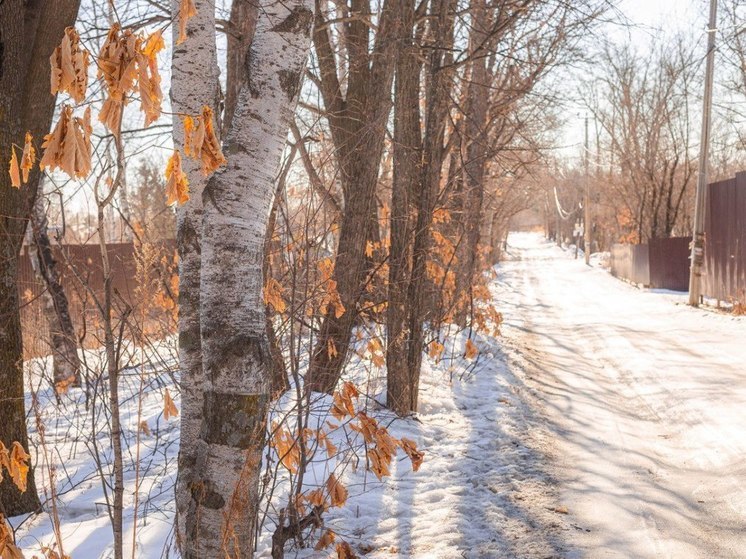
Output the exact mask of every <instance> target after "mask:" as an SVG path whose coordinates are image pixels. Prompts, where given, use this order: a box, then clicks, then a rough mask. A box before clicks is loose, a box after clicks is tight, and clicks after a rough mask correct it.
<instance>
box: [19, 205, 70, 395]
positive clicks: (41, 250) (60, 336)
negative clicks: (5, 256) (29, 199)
mask: <svg viewBox="0 0 746 559" xmlns="http://www.w3.org/2000/svg"><path fill="white" fill-rule="evenodd" d="M41 202H43V196H37V200H36V203H35V204H34V209H33V215H32V218H31V229H32V231H33V236H34V246H35V250H34V251H33V252H34V254H33V256H32V257H33V259H34V263H33V264H34V266H33V267H34V271H35V272H36V274H37V276H38V277H39V279H40V280H41V282H42V283H43V284H44V286H45V292H44V294H43V297H44V300H45V301H44V306H45V312H44V314H45V315H46V317H47V324H48V325H49V335H50V338H51V343H52V363H53V369H54V371H53V378H54V384H55V389H56V390H58V391H64V390H65V389H66V388H67V387H68V386H80V360H79V358H78V344H77V342H76V338H75V328H74V326H73V321H72V319H71V318H70V306H69V304H68V300H67V295H66V294H65V290H64V289H63V287H62V282H61V279H60V273H59V270H58V268H57V261H56V260H55V259H54V254H53V253H52V244H51V242H50V240H49V234H48V233H47V215H46V212H45V211H44V206H43V204H42V203H41Z"/></svg>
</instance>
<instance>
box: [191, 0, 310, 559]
mask: <svg viewBox="0 0 746 559" xmlns="http://www.w3.org/2000/svg"><path fill="white" fill-rule="evenodd" d="M312 16H313V12H312V11H311V7H310V5H309V3H308V2H306V1H304V0H293V1H291V2H286V3H279V2H262V3H260V8H259V18H258V21H257V28H256V34H255V39H254V41H253V42H252V44H251V47H250V50H249V52H248V54H247V56H246V59H247V60H248V61H249V68H248V70H249V75H248V79H247V81H246V85H245V86H244V87H243V88H242V89H241V91H240V93H239V95H238V102H237V104H236V111H235V114H234V115H233V119H232V122H231V127H230V129H229V130H228V131H227V132H226V136H225V140H224V153H225V156H226V158H227V159H228V163H227V165H226V166H225V167H223V168H221V169H220V170H218V171H217V172H216V173H215V174H214V175H213V177H212V178H211V179H210V181H209V183H208V184H207V186H206V187H205V190H204V192H203V195H202V203H203V213H202V224H201V227H202V243H201V269H200V303H199V325H200V340H201V352H202V370H203V371H204V373H203V374H204V378H203V385H202V390H201V392H202V398H201V403H202V424H201V429H200V432H199V435H198V437H197V440H196V441H194V443H193V444H194V454H193V456H194V458H195V461H194V466H193V471H192V473H191V479H190V480H189V483H188V489H189V492H190V499H189V503H188V508H187V510H186V518H185V533H184V538H183V544H182V556H183V557H184V558H185V559H196V558H198V557H199V558H203V557H251V556H252V555H253V547H254V533H255V526H256V517H257V510H258V499H259V497H258V482H259V473H260V465H261V454H262V450H263V446H264V434H265V425H264V421H265V416H266V410H267V404H268V401H269V398H270V388H271V378H270V377H271V373H270V364H269V361H270V355H269V349H268V343H267V334H266V329H265V328H266V321H265V312H264V302H263V294H262V288H263V277H262V263H263V255H264V242H265V238H264V237H265V232H266V227H267V220H268V217H269V212H270V207H271V204H272V198H273V195H274V190H275V178H276V175H277V170H278V167H279V163H280V157H281V155H282V151H283V148H284V146H285V141H286V138H287V133H288V128H289V125H290V119H291V118H292V115H293V110H294V108H295V103H296V100H297V95H298V92H299V90H300V77H301V75H302V71H303V69H304V68H305V63H306V57H307V55H308V45H309V37H310V29H311V23H312V19H313V17H312ZM185 44H188V42H187V43H185ZM292 76H294V77H295V81H293V80H292V79H291V77H292ZM185 397H187V398H193V397H194V395H192V396H186V395H185ZM185 405H186V402H185ZM190 405H191V406H194V402H192V403H191V404H190ZM182 483H183V482H182ZM182 487H183V486H182Z"/></svg>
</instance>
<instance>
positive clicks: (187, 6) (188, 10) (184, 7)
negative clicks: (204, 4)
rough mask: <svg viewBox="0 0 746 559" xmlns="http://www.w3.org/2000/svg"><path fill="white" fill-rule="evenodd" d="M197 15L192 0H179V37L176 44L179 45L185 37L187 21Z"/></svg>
mask: <svg viewBox="0 0 746 559" xmlns="http://www.w3.org/2000/svg"><path fill="white" fill-rule="evenodd" d="M196 15H197V8H195V7H194V0H181V4H180V5H179V38H178V39H177V40H176V44H177V45H180V44H181V43H183V42H184V41H186V39H187V32H186V28H187V23H188V22H189V20H190V19H191V18H192V17H194V16H196Z"/></svg>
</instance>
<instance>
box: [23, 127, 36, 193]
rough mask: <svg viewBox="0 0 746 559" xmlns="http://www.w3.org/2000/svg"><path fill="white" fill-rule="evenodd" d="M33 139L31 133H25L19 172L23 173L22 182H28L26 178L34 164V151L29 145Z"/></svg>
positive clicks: (31, 145) (31, 144)
mask: <svg viewBox="0 0 746 559" xmlns="http://www.w3.org/2000/svg"><path fill="white" fill-rule="evenodd" d="M33 139H34V137H33V136H32V135H31V132H26V138H25V141H24V143H23V155H21V172H22V173H23V182H24V183H27V182H28V176H29V173H30V172H31V169H32V168H33V167H34V163H35V162H36V149H35V148H34V144H33V143H31V142H32V140H33Z"/></svg>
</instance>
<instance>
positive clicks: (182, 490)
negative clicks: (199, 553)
mask: <svg viewBox="0 0 746 559" xmlns="http://www.w3.org/2000/svg"><path fill="white" fill-rule="evenodd" d="M179 4H180V0H172V4H171V5H172V9H173V12H174V13H177V11H178V9H179ZM195 5H196V8H197V15H196V16H194V17H193V18H192V19H190V20H189V23H188V26H187V36H188V39H187V40H186V41H185V42H183V43H181V44H180V45H176V44H175V43H176V37H178V32H179V31H178V26H174V29H173V32H174V49H173V59H172V64H171V68H172V70H171V72H172V77H171V106H172V108H173V111H174V113H175V114H174V121H173V127H174V129H173V134H174V147H175V148H176V149H180V150H181V151H182V152H183V147H184V127H183V123H182V120H181V117H182V116H183V115H198V114H200V112H201V110H202V107H203V106H204V105H207V106H209V107H211V108H213V109H216V108H217V105H218V99H219V98H220V89H219V85H218V62H217V54H216V46H215V14H214V9H213V4H212V3H211V2H208V1H206V0H197V1H196V3H195ZM182 162H183V163H182V165H183V168H184V171H185V172H186V173H187V176H188V179H189V190H190V198H189V201H187V203H186V204H184V205H183V206H181V207H180V208H179V210H178V213H177V222H176V239H177V249H178V252H179V369H180V373H181V374H180V381H181V383H180V388H181V443H180V446H179V477H178V481H177V483H176V516H177V539H178V541H179V543H180V545H182V544H183V541H182V540H183V538H184V535H185V521H186V511H187V508H188V506H189V502H190V501H191V490H190V486H191V484H192V482H193V470H194V464H195V461H196V455H195V445H196V441H197V439H198V437H199V431H200V428H201V423H202V384H203V379H204V372H203V370H202V346H201V341H200V333H199V305H200V279H199V278H200V259H201V240H202V191H203V190H204V187H205V184H206V183H207V179H206V178H205V177H204V175H203V174H202V171H201V169H200V163H199V162H198V161H194V160H193V159H190V158H187V157H184V158H183V159H182Z"/></svg>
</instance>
